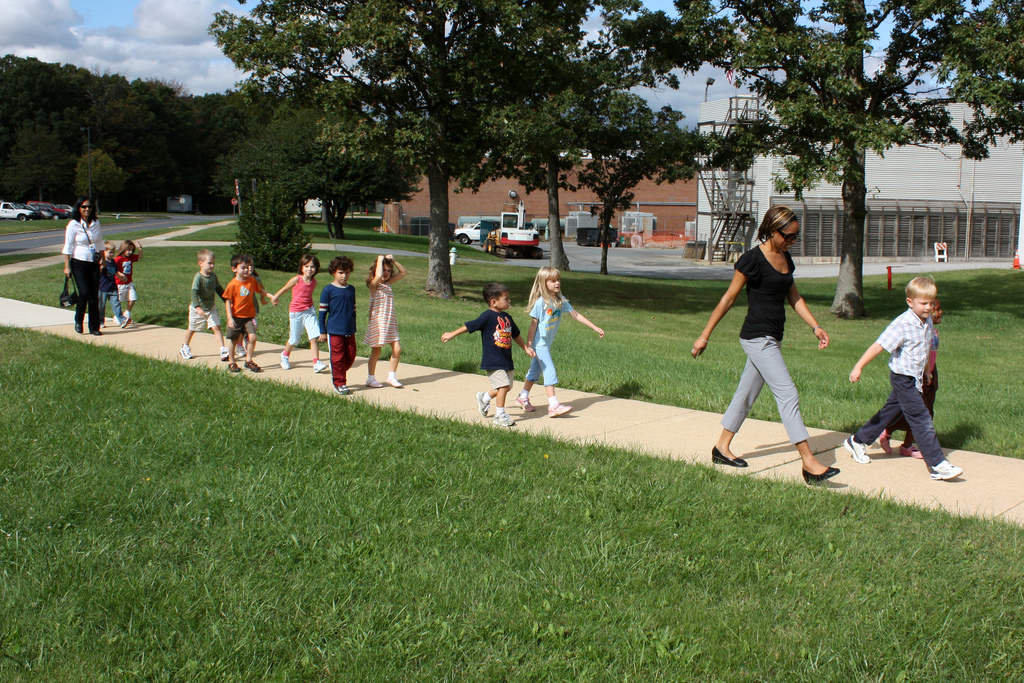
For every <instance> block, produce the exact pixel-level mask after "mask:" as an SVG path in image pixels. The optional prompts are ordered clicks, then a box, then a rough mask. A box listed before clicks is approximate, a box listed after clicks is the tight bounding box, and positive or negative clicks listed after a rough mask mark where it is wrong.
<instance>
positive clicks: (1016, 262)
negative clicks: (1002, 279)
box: [1013, 249, 1020, 270]
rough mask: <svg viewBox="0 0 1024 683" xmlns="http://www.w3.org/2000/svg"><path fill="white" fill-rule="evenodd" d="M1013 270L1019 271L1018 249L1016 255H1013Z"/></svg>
mask: <svg viewBox="0 0 1024 683" xmlns="http://www.w3.org/2000/svg"><path fill="white" fill-rule="evenodd" d="M1013 269H1014V270H1020V250H1019V249H1018V250H1017V253H1016V254H1014V255H1013Z"/></svg>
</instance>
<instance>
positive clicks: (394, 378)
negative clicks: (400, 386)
mask: <svg viewBox="0 0 1024 683" xmlns="http://www.w3.org/2000/svg"><path fill="white" fill-rule="evenodd" d="M388 379H389V380H394V381H396V382H397V381H398V378H397V377H395V373H393V372H389V373H388Z"/></svg>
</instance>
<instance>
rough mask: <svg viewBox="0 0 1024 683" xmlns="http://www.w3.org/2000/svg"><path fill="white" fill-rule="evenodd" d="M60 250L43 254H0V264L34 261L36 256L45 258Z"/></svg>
mask: <svg viewBox="0 0 1024 683" xmlns="http://www.w3.org/2000/svg"><path fill="white" fill-rule="evenodd" d="M58 253H60V252H56V251H53V252H49V253H45V254H0V266H6V265H7V264H8V263H21V262H23V261H34V260H35V259H37V258H45V257H47V256H56V255H57V254H58Z"/></svg>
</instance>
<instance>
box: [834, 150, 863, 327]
mask: <svg viewBox="0 0 1024 683" xmlns="http://www.w3.org/2000/svg"><path fill="white" fill-rule="evenodd" d="M865 216H867V187H866V186H865V184H864V151H863V150H859V149H851V150H849V153H848V155H847V161H846V171H845V173H844V175H843V256H842V260H841V261H840V264H839V279H838V281H837V282H836V296H835V299H833V301H832V309H831V310H832V313H834V314H835V315H836V316H837V317H839V318H863V317H864V217H865Z"/></svg>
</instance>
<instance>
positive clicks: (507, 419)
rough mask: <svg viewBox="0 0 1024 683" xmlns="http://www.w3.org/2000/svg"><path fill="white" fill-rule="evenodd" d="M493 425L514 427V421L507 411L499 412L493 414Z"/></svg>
mask: <svg viewBox="0 0 1024 683" xmlns="http://www.w3.org/2000/svg"><path fill="white" fill-rule="evenodd" d="M494 426H495V427H515V426H516V421H515V420H513V419H512V416H511V415H509V414H508V413H499V414H498V415H495V416H494Z"/></svg>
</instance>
